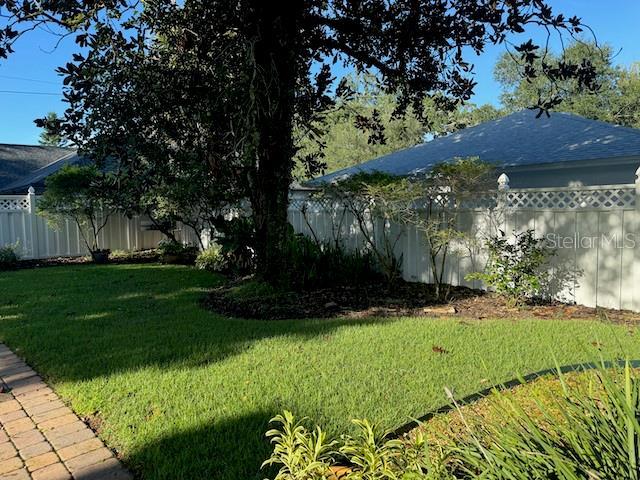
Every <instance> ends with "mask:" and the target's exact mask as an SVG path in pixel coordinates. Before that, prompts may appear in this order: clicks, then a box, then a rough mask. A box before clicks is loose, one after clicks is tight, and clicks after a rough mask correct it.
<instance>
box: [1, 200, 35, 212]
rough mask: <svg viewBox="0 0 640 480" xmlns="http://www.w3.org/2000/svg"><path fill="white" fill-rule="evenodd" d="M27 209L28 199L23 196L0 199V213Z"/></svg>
mask: <svg viewBox="0 0 640 480" xmlns="http://www.w3.org/2000/svg"><path fill="white" fill-rule="evenodd" d="M28 209H29V198H28V197H23V196H8V197H0V212H16V211H20V210H28Z"/></svg>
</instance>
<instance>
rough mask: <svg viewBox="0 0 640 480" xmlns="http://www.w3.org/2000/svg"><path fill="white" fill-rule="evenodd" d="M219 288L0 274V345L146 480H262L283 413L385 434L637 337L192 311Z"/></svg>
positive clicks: (193, 278)
mask: <svg viewBox="0 0 640 480" xmlns="http://www.w3.org/2000/svg"><path fill="white" fill-rule="evenodd" d="M216 282H217V280H216V278H215V277H213V276H212V275H210V274H207V273H204V272H200V271H195V270H192V269H189V268H186V267H174V266H157V265H124V266H122V265H121V266H71V267H55V268H46V269H40V270H24V271H18V272H11V273H6V272H5V273H0V339H1V340H2V341H4V342H5V343H7V344H8V345H9V346H10V347H11V348H13V349H14V350H16V351H17V352H18V353H19V354H20V355H22V356H24V357H25V358H26V359H27V360H28V362H30V363H31V364H32V366H33V367H34V368H35V369H36V370H38V371H39V372H40V373H42V374H43V375H44V376H45V378H46V379H47V380H48V381H49V382H51V383H52V384H53V386H54V388H55V389H56V390H57V391H58V392H59V393H60V395H62V397H63V398H64V399H66V400H67V401H69V402H70V403H71V405H72V407H73V409H74V410H75V411H76V412H78V413H79V414H81V415H95V416H96V418H97V419H98V420H99V421H100V426H101V427H100V433H101V436H102V438H103V439H104V440H105V441H106V442H107V443H108V445H109V446H111V447H113V448H116V449H117V450H118V451H119V452H120V453H121V454H122V456H123V459H124V460H125V462H126V463H127V464H128V465H129V466H130V467H131V468H132V469H133V470H134V471H135V472H137V473H139V474H141V476H142V477H143V478H145V479H160V478H167V479H211V478H215V479H216V480H225V479H228V480H239V479H254V478H255V479H257V478H264V477H263V476H264V472H262V475H263V476H261V475H260V473H259V472H258V468H259V465H260V463H261V461H262V460H263V459H264V458H265V457H266V456H267V454H268V452H269V445H268V444H267V443H266V442H265V439H264V431H265V430H266V428H267V421H268V419H269V418H270V417H271V416H273V415H274V414H276V413H278V412H280V411H281V410H282V409H285V408H287V409H291V410H292V411H293V412H294V413H296V414H298V415H307V416H309V417H311V418H312V419H313V420H314V421H317V422H320V423H322V424H323V425H324V426H326V427H327V428H328V430H329V431H330V432H332V433H336V432H338V431H340V430H343V429H344V428H346V426H347V425H348V420H349V419H350V418H351V417H368V418H369V419H372V420H374V421H376V422H379V423H382V424H383V425H385V426H387V427H392V426H397V425H400V424H401V423H403V422H405V421H406V420H408V419H409V418H410V417H415V416H419V415H421V414H423V413H424V412H425V411H427V410H430V409H432V408H434V407H436V406H438V405H440V404H442V403H445V401H446V400H445V396H444V392H443V387H444V386H448V387H450V388H453V389H454V391H455V392H456V393H457V394H458V395H464V394H468V393H471V392H473V391H476V390H479V389H481V388H483V387H486V386H487V385H488V384H490V383H493V382H497V381H502V380H506V379H509V378H512V377H513V376H514V375H515V374H516V373H517V372H522V373H524V372H529V371H533V370H539V369H542V368H544V367H549V366H552V365H553V364H554V356H555V357H556V358H557V359H558V361H559V362H560V363H563V364H566V363H573V362H577V361H583V360H588V359H591V358H593V352H591V349H592V348H593V347H591V343H592V342H594V341H598V342H600V344H601V345H602V348H603V351H604V352H605V354H606V355H607V356H613V355H624V354H629V355H631V356H634V357H636V358H638V357H640V354H639V353H640V342H638V339H637V338H636V337H635V336H634V335H633V334H632V333H633V332H629V331H628V330H629V329H628V328H624V327H618V326H612V325H608V324H604V323H598V322H586V321H575V322H573V321H571V322H569V321H551V320H531V321H480V322H470V321H464V322H462V321H458V320H442V319H440V320H437V319H435V320H434V319H423V318H406V319H389V320H381V319H372V320H362V321H355V320H320V321H317V320H313V321H310V320H292V321H275V322H261V321H246V320H237V319H227V318H223V317H219V316H216V315H213V314H211V313H208V312H206V311H204V310H202V309H201V308H200V307H199V306H198V299H199V298H200V297H201V296H202V294H203V292H204V290H205V289H206V288H207V287H210V286H212V285H214V284H215V283H216ZM434 345H437V346H440V347H443V348H445V349H446V350H447V351H449V353H447V354H441V353H436V352H434V351H433V349H432V347H433V346H434Z"/></svg>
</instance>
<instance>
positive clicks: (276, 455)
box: [263, 411, 435, 480]
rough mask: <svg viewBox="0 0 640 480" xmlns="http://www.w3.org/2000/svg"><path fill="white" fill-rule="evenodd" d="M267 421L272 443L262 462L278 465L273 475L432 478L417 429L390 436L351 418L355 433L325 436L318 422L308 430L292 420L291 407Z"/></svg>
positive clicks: (290, 478) (292, 479)
mask: <svg viewBox="0 0 640 480" xmlns="http://www.w3.org/2000/svg"><path fill="white" fill-rule="evenodd" d="M271 421H272V422H274V423H276V424H277V425H276V428H274V429H272V430H269V431H268V432H267V436H268V437H270V439H271V443H273V445H274V448H273V453H272V455H271V457H270V458H269V459H268V460H266V461H265V462H264V463H263V467H265V466H271V465H273V466H276V467H279V470H278V472H277V474H276V476H275V479H274V480H316V479H327V478H337V475H340V478H345V479H351V480H384V479H389V480H391V479H406V480H418V479H427V478H435V477H433V476H430V474H429V471H430V470H431V469H432V466H431V464H430V459H429V452H428V450H427V444H426V441H425V439H424V437H423V435H422V434H420V433H418V434H417V435H416V436H414V437H413V438H412V439H406V440H402V441H401V440H397V439H390V438H388V437H387V436H386V435H385V434H384V433H383V432H380V430H379V429H377V428H376V427H374V426H373V425H371V424H370V423H369V422H367V421H366V420H354V422H353V423H354V424H355V426H356V428H357V434H356V435H355V436H351V435H343V436H342V437H341V439H340V441H336V440H331V441H329V440H328V439H327V435H326V433H325V432H324V431H323V430H322V429H321V428H320V427H315V428H314V429H313V430H309V429H308V428H307V426H306V425H305V419H302V420H300V421H296V419H295V418H294V416H293V415H292V414H291V412H287V411H285V412H284V415H278V416H276V417H275V418H273V419H272V420H271ZM340 465H344V466H346V468H342V467H340ZM333 475H336V477H334V476H333Z"/></svg>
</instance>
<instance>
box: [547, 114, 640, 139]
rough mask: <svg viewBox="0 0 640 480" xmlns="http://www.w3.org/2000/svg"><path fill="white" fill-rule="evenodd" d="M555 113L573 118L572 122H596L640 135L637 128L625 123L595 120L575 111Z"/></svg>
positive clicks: (639, 130)
mask: <svg viewBox="0 0 640 480" xmlns="http://www.w3.org/2000/svg"><path fill="white" fill-rule="evenodd" d="M555 113H560V114H563V115H566V116H567V119H568V120H573V121H574V122H580V123H598V124H600V125H605V126H607V127H609V128H616V129H624V130H626V131H628V132H629V133H633V134H634V135H640V129H639V128H634V127H627V126H626V125H620V124H619V123H610V122H605V121H604V120H597V119H594V118H587V117H583V116H582V115H578V114H577V113H571V112H555Z"/></svg>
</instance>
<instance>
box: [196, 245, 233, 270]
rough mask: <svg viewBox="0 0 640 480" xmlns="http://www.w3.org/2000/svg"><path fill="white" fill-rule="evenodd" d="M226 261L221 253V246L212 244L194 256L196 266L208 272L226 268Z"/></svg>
mask: <svg viewBox="0 0 640 480" xmlns="http://www.w3.org/2000/svg"><path fill="white" fill-rule="evenodd" d="M226 263H227V262H226V261H225V258H224V256H223V255H222V247H220V245H216V244H213V245H211V246H210V247H209V248H207V249H206V250H203V251H201V252H200V253H199V254H198V256H197V257H196V268H198V269H200V270H207V271H209V272H222V271H224V270H225V269H226Z"/></svg>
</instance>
